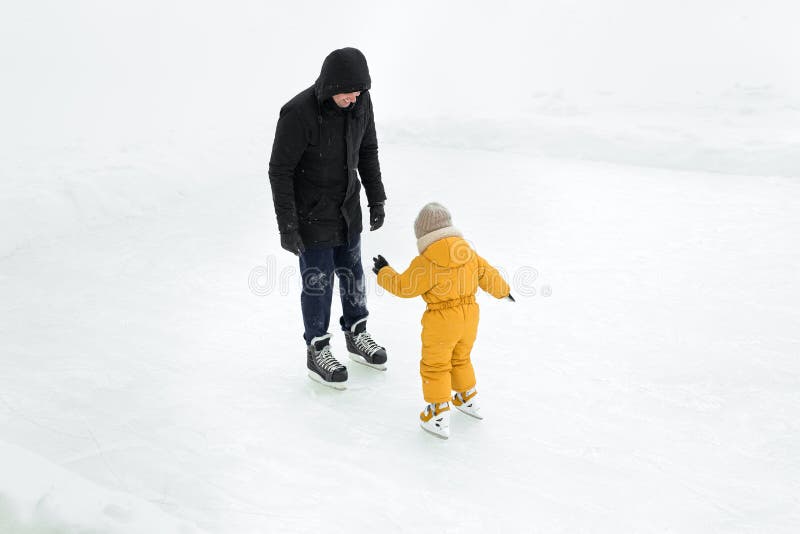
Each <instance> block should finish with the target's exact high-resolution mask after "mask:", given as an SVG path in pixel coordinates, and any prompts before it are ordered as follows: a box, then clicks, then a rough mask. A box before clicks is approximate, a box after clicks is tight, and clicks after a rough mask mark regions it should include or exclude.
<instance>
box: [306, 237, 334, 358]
mask: <svg viewBox="0 0 800 534" xmlns="http://www.w3.org/2000/svg"><path fill="white" fill-rule="evenodd" d="M333 269H334V265H333V248H332V247H325V248H308V249H306V250H305V252H303V253H302V254H301V255H300V277H301V279H302V281H303V291H302V293H301V294H300V306H301V308H302V310H303V325H304V327H305V332H304V333H303V338H304V339H305V340H306V344H309V343H310V342H311V340H312V339H314V338H315V337H319V336H323V335H325V334H326V333H327V332H328V326H329V325H330V322H331V298H332V295H333Z"/></svg>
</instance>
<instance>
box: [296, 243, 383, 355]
mask: <svg viewBox="0 0 800 534" xmlns="http://www.w3.org/2000/svg"><path fill="white" fill-rule="evenodd" d="M334 274H335V275H336V277H337V278H338V279H339V296H340V297H341V299H342V317H341V318H340V319H339V324H340V325H341V327H342V330H345V331H347V330H350V327H352V326H353V324H354V323H356V322H358V321H360V320H361V319H364V318H366V317H367V315H368V313H367V294H366V289H365V287H364V269H363V267H362V266H361V236H360V235H358V234H356V235H354V236H350V242H349V243H345V244H344V245H340V246H336V247H324V248H307V249H306V251H305V252H303V253H302V254H301V255H300V276H301V278H302V280H303V292H302V294H301V295H300V306H301V308H302V309H303V325H304V327H305V333H304V334H303V338H304V339H305V340H306V344H308V343H310V342H311V340H312V339H314V338H315V337H319V336H323V335H325V334H326V333H328V326H329V325H330V322H331V299H332V297H333V280H334V279H333V276H334Z"/></svg>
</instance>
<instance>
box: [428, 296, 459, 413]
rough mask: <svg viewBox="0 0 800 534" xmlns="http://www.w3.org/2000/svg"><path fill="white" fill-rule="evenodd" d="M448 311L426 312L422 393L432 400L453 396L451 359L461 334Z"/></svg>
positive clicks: (445, 399)
mask: <svg viewBox="0 0 800 534" xmlns="http://www.w3.org/2000/svg"><path fill="white" fill-rule="evenodd" d="M445 311H447V310H440V311H426V312H425V313H424V314H423V316H422V359H421V360H420V362H419V374H420V376H421V377H422V394H423V396H424V397H425V401H426V402H428V403H439V402H448V401H449V400H450V386H451V384H450V371H451V369H452V365H451V359H452V356H453V348H454V347H455V344H456V341H457V340H458V337H459V336H458V335H454V331H453V330H454V327H456V324H454V323H453V322H452V321H449V320H448V319H449V318H448V317H445V314H444V313H443V312H445ZM459 330H460V328H459Z"/></svg>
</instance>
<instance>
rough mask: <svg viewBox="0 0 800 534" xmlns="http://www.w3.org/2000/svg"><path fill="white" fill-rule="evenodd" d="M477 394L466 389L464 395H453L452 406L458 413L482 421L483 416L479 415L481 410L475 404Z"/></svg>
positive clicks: (473, 389)
mask: <svg viewBox="0 0 800 534" xmlns="http://www.w3.org/2000/svg"><path fill="white" fill-rule="evenodd" d="M477 394H478V392H477V391H475V388H472V389H468V390H467V391H465V392H464V393H456V394H455V395H453V406H455V407H456V409H457V410H458V411H460V412H464V413H465V414H467V415H470V416H472V417H474V418H475V419H483V415H481V408H480V406H478V403H477V402H476V400H477V399H476V398H475V397H476V395H477Z"/></svg>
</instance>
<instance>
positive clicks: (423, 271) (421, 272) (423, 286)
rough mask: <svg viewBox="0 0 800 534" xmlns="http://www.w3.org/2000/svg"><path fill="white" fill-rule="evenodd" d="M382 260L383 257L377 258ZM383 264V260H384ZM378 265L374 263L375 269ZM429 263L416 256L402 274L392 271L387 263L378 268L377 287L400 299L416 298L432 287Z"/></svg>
mask: <svg viewBox="0 0 800 534" xmlns="http://www.w3.org/2000/svg"><path fill="white" fill-rule="evenodd" d="M378 257H379V258H381V259H383V256H378ZM384 262H385V260H384ZM378 265H379V264H378V263H377V262H376V267H377V266H378ZM432 279H433V276H431V262H430V260H428V259H425V258H423V257H422V256H417V257H416V258H414V260H413V261H412V262H411V265H409V266H408V269H406V270H405V272H404V273H402V274H400V273H398V272H397V271H395V270H394V269H392V268H391V267H390V266H389V264H388V263H386V264H385V265H383V266H380V267H378V285H380V286H381V287H382V288H384V289H385V290H386V291H388V292H389V293H392V294H393V295H397V296H398V297H402V298H412V297H418V296H420V295H422V294H423V293H425V292H427V291H429V290H430V289H431V287H433V280H432Z"/></svg>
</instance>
